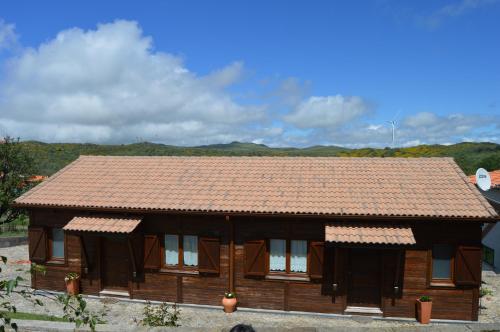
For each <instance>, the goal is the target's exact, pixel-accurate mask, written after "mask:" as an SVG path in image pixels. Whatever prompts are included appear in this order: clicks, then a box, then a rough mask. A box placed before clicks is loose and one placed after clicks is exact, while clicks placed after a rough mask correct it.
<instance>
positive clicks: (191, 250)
mask: <svg viewBox="0 0 500 332" xmlns="http://www.w3.org/2000/svg"><path fill="white" fill-rule="evenodd" d="M180 239H181V240H182V241H179V240H180ZM163 248H164V260H163V261H164V266H166V267H168V268H172V267H175V268H194V267H197V266H198V237H197V236H196V235H183V236H180V235H176V234H165V237H164V244H163Z"/></svg>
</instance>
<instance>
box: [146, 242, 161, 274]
mask: <svg viewBox="0 0 500 332" xmlns="http://www.w3.org/2000/svg"><path fill="white" fill-rule="evenodd" d="M144 268H145V269H159V268H160V241H159V240H158V236H156V235H144Z"/></svg>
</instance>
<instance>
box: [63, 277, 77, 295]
mask: <svg viewBox="0 0 500 332" xmlns="http://www.w3.org/2000/svg"><path fill="white" fill-rule="evenodd" d="M64 281H65V282H66V290H67V291H68V294H69V295H78V293H80V283H79V282H80V275H79V274H78V273H76V272H70V273H68V274H66V277H65V278H64Z"/></svg>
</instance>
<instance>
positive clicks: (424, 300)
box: [420, 295, 432, 302]
mask: <svg viewBox="0 0 500 332" xmlns="http://www.w3.org/2000/svg"><path fill="white" fill-rule="evenodd" d="M431 301H432V299H431V298H430V296H427V295H424V296H421V297H420V302H431Z"/></svg>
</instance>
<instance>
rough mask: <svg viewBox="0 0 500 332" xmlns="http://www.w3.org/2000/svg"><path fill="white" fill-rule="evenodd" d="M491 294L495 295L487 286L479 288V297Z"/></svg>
mask: <svg viewBox="0 0 500 332" xmlns="http://www.w3.org/2000/svg"><path fill="white" fill-rule="evenodd" d="M487 295H489V296H491V295H493V291H492V290H491V289H489V288H486V287H481V289H480V290H479V297H483V296H487Z"/></svg>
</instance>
